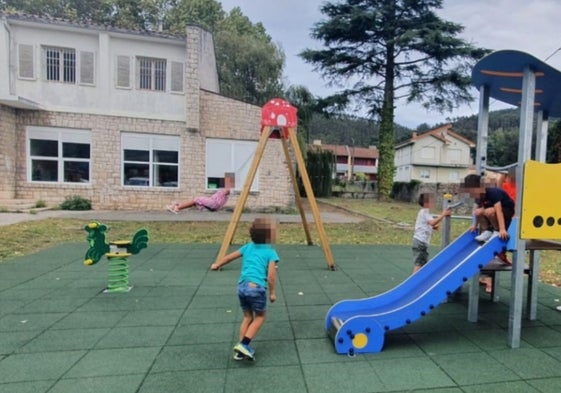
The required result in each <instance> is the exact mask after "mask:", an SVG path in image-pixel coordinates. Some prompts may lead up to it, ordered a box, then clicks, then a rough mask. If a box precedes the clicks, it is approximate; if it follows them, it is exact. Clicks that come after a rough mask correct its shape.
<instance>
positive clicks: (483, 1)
mask: <svg viewBox="0 0 561 393" xmlns="http://www.w3.org/2000/svg"><path fill="white" fill-rule="evenodd" d="M219 1H220V2H221V3H222V6H223V8H224V10H226V11H229V10H231V9H232V8H233V7H236V6H237V7H240V8H241V10H242V12H243V13H244V14H245V15H246V16H247V17H248V18H249V19H250V20H251V21H252V22H253V23H257V22H261V23H263V25H264V26H265V28H266V30H267V32H268V33H269V35H270V36H271V37H272V38H273V41H274V42H275V43H277V44H278V45H280V46H281V47H282V49H283V50H284V52H285V54H286V65H285V81H286V82H287V83H288V84H297V85H304V86H306V87H308V89H309V90H310V91H311V92H312V93H313V94H314V95H316V96H326V95H328V94H330V93H332V92H334V89H333V88H332V87H329V86H328V84H327V82H326V81H325V80H323V79H322V78H321V75H320V74H319V73H318V72H315V71H314V70H313V67H312V66H311V65H310V64H307V63H305V62H304V61H303V60H302V59H300V57H298V53H300V52H301V51H302V50H304V49H306V48H317V49H319V48H321V45H320V42H319V41H315V40H313V39H312V38H311V37H310V29H311V27H312V26H313V25H314V23H316V22H319V21H320V20H322V19H323V18H324V16H323V15H322V14H321V12H320V11H319V7H320V5H321V4H322V3H324V2H325V1H324V0H219ZM439 15H440V16H441V17H442V18H444V19H446V20H449V21H452V22H456V23H460V24H462V25H463V26H464V28H465V29H464V32H463V33H462V35H461V36H462V38H464V39H465V40H467V41H469V42H472V43H473V44H475V45H477V46H481V47H485V48H489V49H493V50H500V49H514V50H520V51H524V52H528V53H529V54H531V55H533V56H535V57H537V58H539V59H542V60H545V59H546V58H547V57H549V56H551V57H550V58H549V60H548V61H547V62H548V64H550V65H551V66H553V67H555V68H557V69H560V70H561V0H444V2H443V9H442V10H440V11H439ZM556 51H557V52H556ZM473 93H474V96H476V95H477V91H475V89H474V91H473ZM477 108H478V104H477V101H474V103H473V104H471V106H463V107H461V108H458V109H457V110H456V111H454V112H452V113H444V114H441V113H438V112H427V111H426V110H425V109H423V108H422V107H420V106H418V105H408V106H406V105H404V104H398V105H397V109H396V117H395V121H396V122H397V123H399V124H402V125H405V126H407V127H411V128H415V127H416V126H417V125H419V124H421V123H428V124H430V125H432V124H435V123H439V122H443V121H446V118H453V117H456V116H466V115H472V114H474V113H476V112H477ZM503 108H508V106H507V105H504V104H502V103H499V102H493V101H492V102H491V110H493V109H503Z"/></svg>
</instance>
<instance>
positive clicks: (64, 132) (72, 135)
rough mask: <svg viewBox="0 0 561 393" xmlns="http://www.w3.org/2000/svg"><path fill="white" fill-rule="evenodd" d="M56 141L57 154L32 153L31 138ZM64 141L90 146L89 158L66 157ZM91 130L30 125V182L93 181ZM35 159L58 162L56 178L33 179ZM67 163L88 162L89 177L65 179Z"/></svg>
mask: <svg viewBox="0 0 561 393" xmlns="http://www.w3.org/2000/svg"><path fill="white" fill-rule="evenodd" d="M32 139H38V140H45V141H56V142H57V144H58V147H57V156H56V157H55V156H38V155H37V156H35V155H31V140H32ZM64 143H80V144H88V145H89V146H90V152H89V158H77V157H64V150H63V145H64ZM91 144H92V142H91V131H90V130H83V129H71V128H56V127H36V126H29V127H27V128H26V156H27V181H28V182H30V183H49V184H52V183H64V184H76V185H78V184H79V185H89V184H91V181H92V158H91V156H92V150H91V149H92V146H91ZM34 161H52V162H56V167H57V173H56V180H52V181H48V180H33V168H34V165H33V163H34ZM67 163H87V165H88V171H87V179H84V180H80V181H65V180H64V175H65V164H67Z"/></svg>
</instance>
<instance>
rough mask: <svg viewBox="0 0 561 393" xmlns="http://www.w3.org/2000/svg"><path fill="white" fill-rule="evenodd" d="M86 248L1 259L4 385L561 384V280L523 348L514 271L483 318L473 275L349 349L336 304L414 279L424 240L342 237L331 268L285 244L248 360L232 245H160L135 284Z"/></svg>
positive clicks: (311, 252) (404, 387) (134, 268)
mask: <svg viewBox="0 0 561 393" xmlns="http://www.w3.org/2000/svg"><path fill="white" fill-rule="evenodd" d="M84 233H85V232H84ZM86 248H87V245H86V243H85V242H82V243H71V244H65V245H61V246H57V247H53V248H50V249H47V250H45V251H42V252H40V253H37V254H34V255H30V256H26V257H21V258H18V259H16V260H14V261H12V262H7V263H3V264H1V265H0V286H1V290H2V292H1V294H2V296H1V297H0V381H1V382H0V392H10V393H18V392H38V393H39V392H49V393H53V392H54V393H62V392H77V391H82V392H90V391H94V390H93V389H95V391H98V392H121V393H128V392H131V393H132V392H141V393H146V392H170V391H186V389H188V391H193V392H242V391H243V392H247V391H251V392H260V391H262V392H265V391H266V392H296V393H299V392H340V391H350V392H400V391H410V390H413V389H415V391H432V392H434V391H438V392H472V391H481V390H485V391H486V392H494V391H497V392H498V391H520V392H557V391H558V387H559V386H560V384H561V344H560V343H561V318H560V317H559V312H558V311H556V310H555V308H554V306H555V305H556V304H559V303H556V300H559V298H561V289H559V288H555V287H552V286H547V285H541V284H540V288H539V293H540V296H539V304H538V308H539V312H538V318H537V320H535V321H524V328H523V330H522V338H521V346H520V348H519V349H517V350H513V349H511V348H509V346H508V345H507V340H506V337H507V330H508V327H507V324H508V309H509V306H508V303H509V299H510V289H509V288H508V286H509V284H510V280H508V279H504V280H502V281H501V287H500V288H499V289H498V291H499V295H500V300H499V302H491V301H490V300H489V298H488V296H487V297H486V295H485V294H484V293H483V291H482V292H481V300H480V310H479V311H480V312H479V321H478V322H477V323H470V322H468V321H467V292H466V291H467V289H466V288H463V289H462V292H461V294H460V295H459V296H458V297H457V298H456V299H455V300H454V301H453V302H448V303H445V304H442V305H440V306H439V307H438V308H436V309H435V310H433V312H431V313H430V314H428V315H427V316H426V317H424V318H423V319H421V320H419V321H417V322H415V323H414V324H411V325H408V326H405V327H403V328H400V329H397V330H395V331H392V332H390V333H389V334H388V336H387V337H386V344H385V348H384V350H383V351H382V352H380V353H376V354H360V355H356V356H354V357H349V356H346V355H338V354H337V353H336V352H335V351H334V347H333V342H332V341H331V340H330V339H329V338H328V337H327V335H326V332H325V328H324V319H325V315H326V313H327V311H328V310H329V308H330V307H331V305H332V304H333V303H334V302H336V301H338V300H340V299H347V298H362V297H367V296H373V295H375V294H378V293H381V292H384V291H387V290H389V289H391V288H392V287H394V286H395V285H396V284H397V283H398V282H400V281H402V280H404V279H405V278H407V277H408V276H409V275H410V273H411V262H410V259H411V250H410V247H408V246H391V245H390V246H366V245H364V246H356V245H355V246H350V245H349V246H342V245H332V252H333V256H334V258H335V260H336V261H337V262H338V263H337V270H335V271H330V270H328V269H327V267H326V264H325V258H324V255H323V253H322V250H321V248H320V247H317V246H312V247H310V246H307V245H301V246H294V245H290V246H289V245H284V246H283V245H278V246H277V248H278V251H279V255H280V256H281V262H280V263H279V268H278V286H277V287H278V288H277V295H278V300H277V302H276V303H274V304H272V305H271V306H270V312H269V320H268V321H267V323H266V324H265V325H264V327H263V329H262V331H261V332H260V335H259V337H258V338H257V339H256V341H255V342H254V348H255V349H256V361H255V362H249V361H242V362H236V361H234V360H233V359H232V356H231V348H232V346H233V345H234V344H235V342H236V341H237V332H236V330H237V326H238V323H239V320H240V311H239V306H238V304H237V298H236V296H235V290H236V284H235V283H236V278H237V276H238V272H239V271H238V266H236V265H235V264H232V265H231V266H228V267H227V268H225V269H224V270H223V271H221V272H211V271H209V269H208V267H209V264H210V263H211V262H212V260H213V258H214V256H215V255H216V251H217V248H218V245H216V244H214V245H184V244H169V245H162V244H149V246H148V247H147V248H146V249H144V250H143V251H142V252H141V253H139V254H138V255H133V256H132V257H131V259H130V262H131V263H130V285H131V286H132V289H131V290H130V292H128V293H103V289H104V287H105V285H106V284H107V261H100V262H99V263H97V264H95V265H92V266H88V267H86V266H84V265H83V263H82V262H83V256H84V252H85V250H86ZM373 255H375V256H376V258H373ZM504 274H506V273H504ZM505 278H506V276H505ZM241 381H244V383H243V384H242V383H241ZM246 383H251V384H252V386H250V387H248V386H247V385H245V384H246Z"/></svg>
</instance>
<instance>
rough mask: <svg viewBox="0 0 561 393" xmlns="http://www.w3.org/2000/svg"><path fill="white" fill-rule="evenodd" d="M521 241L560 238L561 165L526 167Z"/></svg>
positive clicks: (530, 164) (529, 165)
mask: <svg viewBox="0 0 561 393" xmlns="http://www.w3.org/2000/svg"><path fill="white" fill-rule="evenodd" d="M520 221H521V225H520V238H521V239H561V164H545V163H541V162H537V161H531V160H530V161H527V162H526V164H525V165H524V184H523V187H522V209H521V217H520Z"/></svg>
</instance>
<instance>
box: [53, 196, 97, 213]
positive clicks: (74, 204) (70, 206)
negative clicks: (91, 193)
mask: <svg viewBox="0 0 561 393" xmlns="http://www.w3.org/2000/svg"><path fill="white" fill-rule="evenodd" d="M60 208H61V209H62V210H92V201H90V200H89V199H85V198H82V197H81V196H80V195H73V196H70V197H66V198H65V199H64V202H62V203H61V204H60Z"/></svg>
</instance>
